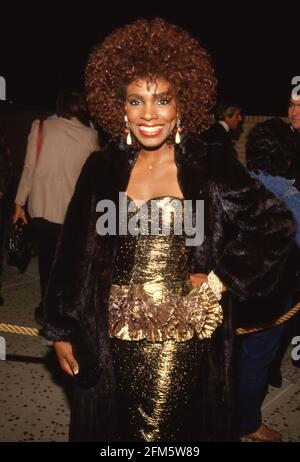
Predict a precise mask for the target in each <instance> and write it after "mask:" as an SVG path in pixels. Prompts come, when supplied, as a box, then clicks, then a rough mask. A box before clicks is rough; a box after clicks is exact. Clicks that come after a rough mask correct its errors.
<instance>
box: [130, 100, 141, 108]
mask: <svg viewBox="0 0 300 462" xmlns="http://www.w3.org/2000/svg"><path fill="white" fill-rule="evenodd" d="M128 102H129V104H130V105H131V106H138V105H139V104H142V102H141V101H140V100H138V99H132V100H129V101H128Z"/></svg>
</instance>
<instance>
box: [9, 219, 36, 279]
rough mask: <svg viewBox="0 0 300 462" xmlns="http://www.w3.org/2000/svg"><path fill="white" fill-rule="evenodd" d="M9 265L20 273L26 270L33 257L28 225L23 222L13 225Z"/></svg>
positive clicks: (10, 238) (10, 236)
mask: <svg viewBox="0 0 300 462" xmlns="http://www.w3.org/2000/svg"><path fill="white" fill-rule="evenodd" d="M7 250H8V256H7V264H8V265H11V266H16V267H17V268H18V270H19V272H20V273H24V271H25V270H26V268H27V266H28V264H29V261H30V256H31V245H30V239H29V229H28V225H25V224H24V223H23V222H22V221H21V220H18V221H17V223H15V224H14V225H13V229H12V231H11V233H10V235H9V237H8V242H7Z"/></svg>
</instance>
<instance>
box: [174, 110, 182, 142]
mask: <svg viewBox="0 0 300 462" xmlns="http://www.w3.org/2000/svg"><path fill="white" fill-rule="evenodd" d="M176 128H177V130H176V135H175V143H176V144H180V141H181V138H180V132H181V120H180V117H179V115H178V116H177V121H176Z"/></svg>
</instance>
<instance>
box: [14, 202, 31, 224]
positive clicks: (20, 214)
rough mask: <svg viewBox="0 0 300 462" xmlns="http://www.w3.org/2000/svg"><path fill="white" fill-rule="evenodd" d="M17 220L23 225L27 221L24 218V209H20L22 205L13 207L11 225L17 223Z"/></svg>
mask: <svg viewBox="0 0 300 462" xmlns="http://www.w3.org/2000/svg"><path fill="white" fill-rule="evenodd" d="M19 219H20V220H22V221H23V223H25V225H27V223H28V221H27V218H26V213H25V210H24V207H22V205H19V204H16V205H15V211H14V213H13V216H12V222H13V224H15V223H17V221H18V220H19Z"/></svg>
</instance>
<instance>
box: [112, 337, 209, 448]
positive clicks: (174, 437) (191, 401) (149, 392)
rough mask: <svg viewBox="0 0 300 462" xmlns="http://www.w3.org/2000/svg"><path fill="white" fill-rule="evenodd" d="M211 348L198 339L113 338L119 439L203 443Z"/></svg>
mask: <svg viewBox="0 0 300 462" xmlns="http://www.w3.org/2000/svg"><path fill="white" fill-rule="evenodd" d="M205 348H206V342H205V341H203V340H202V341H200V340H197V339H191V340H188V341H186V342H176V341H175V340H168V341H166V342H157V343H153V342H148V341H146V340H141V341H139V342H132V341H124V340H119V339H117V338H113V339H111V351H112V355H113V361H114V366H115V372H116V384H117V387H116V388H117V391H116V392H117V399H118V409H119V426H118V431H117V440H119V441H122V442H124V441H130V442H133V441H134V442H161V441H177V442H179V441H189V442H191V441H199V427H200V422H201V409H200V403H201V399H200V397H199V396H200V393H201V391H200V390H201V380H203V365H202V360H203V350H204V349H205ZM204 379H205V378H204Z"/></svg>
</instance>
